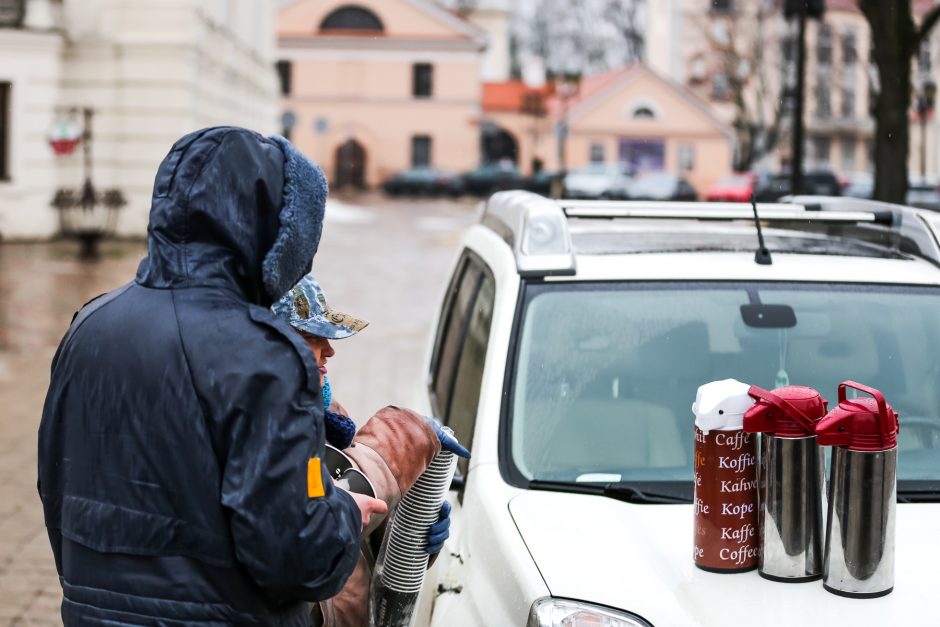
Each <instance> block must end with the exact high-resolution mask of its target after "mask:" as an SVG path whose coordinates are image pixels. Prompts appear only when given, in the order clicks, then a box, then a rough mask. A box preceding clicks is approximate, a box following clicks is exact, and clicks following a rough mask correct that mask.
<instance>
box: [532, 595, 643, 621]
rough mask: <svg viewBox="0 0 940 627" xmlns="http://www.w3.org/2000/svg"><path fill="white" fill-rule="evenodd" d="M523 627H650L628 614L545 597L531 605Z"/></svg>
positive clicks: (578, 602) (637, 617) (597, 606)
mask: <svg viewBox="0 0 940 627" xmlns="http://www.w3.org/2000/svg"><path fill="white" fill-rule="evenodd" d="M526 627H652V625H650V624H649V623H648V622H646V621H645V620H643V619H642V618H640V617H639V616H634V615H633V614H630V613H629V612H622V611H620V610H612V609H610V608H606V607H601V606H599V605H591V604H590V603H582V602H580V601H570V600H568V599H554V598H551V597H545V598H543V599H539V600H537V601H536V602H535V603H533V604H532V609H530V610H529V620H528V621H527V622H526Z"/></svg>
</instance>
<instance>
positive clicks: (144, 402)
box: [39, 128, 361, 625]
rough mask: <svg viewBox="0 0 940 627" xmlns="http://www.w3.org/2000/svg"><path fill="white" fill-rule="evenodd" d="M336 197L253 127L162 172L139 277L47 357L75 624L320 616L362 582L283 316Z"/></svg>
mask: <svg viewBox="0 0 940 627" xmlns="http://www.w3.org/2000/svg"><path fill="white" fill-rule="evenodd" d="M325 199H326V183H325V181H324V179H323V175H322V173H321V172H320V171H319V169H317V168H316V167H315V166H313V165H312V164H311V163H310V162H309V161H307V160H306V158H304V157H303V156H302V155H300V154H299V153H298V152H296V150H294V149H293V148H292V147H291V146H290V144H288V143H287V142H286V141H284V140H283V139H280V138H271V139H266V138H264V137H261V136H260V135H257V134H255V133H251V132H249V131H245V130H243V129H236V128H213V129H206V130H203V131H199V132H196V133H193V134H190V135H188V136H186V137H184V138H182V139H181V140H180V141H179V142H177V143H176V145H174V146H173V149H172V150H171V151H170V153H169V155H167V157H166V159H165V160H164V161H163V163H162V164H161V166H160V168H159V171H158V172H157V177H156V181H155V185H154V193H153V204H152V207H151V213H150V225H149V228H148V236H149V237H148V246H149V249H148V256H147V257H146V258H145V259H144V260H143V261H142V262H141V264H140V268H139V270H138V273H137V277H136V280H135V281H134V282H132V283H130V284H128V285H126V286H124V287H122V288H119V289H117V290H115V291H113V292H110V293H108V294H105V295H104V296H101V297H99V298H97V299H96V300H93V301H92V302H90V303H89V304H87V305H86V306H85V307H84V308H83V309H82V310H81V311H80V312H79V313H78V314H77V315H76V317H75V319H74V320H73V322H72V325H71V327H70V328H69V330H68V332H67V334H66V336H65V338H64V339H63V340H62V343H61V344H60V346H59V350H58V352H57V353H56V356H55V358H54V360H53V363H52V378H51V382H50V386H49V391H48V394H47V396H46V403H45V407H44V409H43V416H42V423H41V425H40V429H39V492H40V496H41V498H42V503H43V509H44V511H45V520H46V526H47V528H48V531H49V538H50V541H51V543H52V549H53V553H54V554H55V560H56V567H57V569H58V571H59V575H60V580H61V583H62V588H63V602H62V618H63V620H64V621H65V623H66V624H67V625H101V624H108V625H115V624H134V625H156V624H159V625H184V624H185V625H191V624H200V625H230V624H237V625H307V624H308V622H309V619H308V609H307V604H306V603H305V601H314V600H322V599H326V598H328V597H331V596H333V595H334V594H336V593H337V592H338V591H339V590H340V588H341V587H342V586H343V584H344V583H345V581H346V579H347V578H348V576H349V575H350V574H351V573H352V570H353V568H354V566H355V563H356V559H357V556H358V550H359V539H360V527H361V516H360V513H359V509H358V508H357V506H356V504H355V502H354V501H353V499H352V497H350V496H349V495H348V494H346V493H344V492H343V491H341V490H338V489H334V488H333V485H332V482H331V481H330V480H329V475H328V474H327V471H326V469H325V467H323V466H322V464H321V463H319V462H318V460H319V459H322V458H323V454H324V434H323V429H324V427H323V406H322V399H321V395H320V388H319V376H318V371H317V367H316V364H315V363H314V360H313V356H312V353H311V351H310V349H309V348H308V347H307V346H306V344H304V342H303V340H302V339H301V338H300V337H299V336H298V335H297V334H296V333H295V332H294V331H293V330H292V329H291V328H290V327H289V326H288V325H287V324H286V323H284V322H283V321H280V320H278V319H277V318H275V316H274V315H273V314H272V313H271V311H270V310H269V309H268V307H269V306H270V305H271V303H272V302H273V301H274V300H275V299H276V298H277V297H279V296H280V295H281V294H283V293H285V292H286V291H287V290H288V289H289V288H290V287H291V286H292V285H293V284H294V283H295V282H296V281H298V280H299V279H300V278H301V277H302V276H303V275H304V274H305V273H306V272H308V271H309V270H310V265H311V260H312V258H313V255H314V253H315V252H316V248H317V245H318V243H319V237H320V232H321V229H322V218H323V211H324V204H325ZM311 459H312V460H313V461H310V460H311Z"/></svg>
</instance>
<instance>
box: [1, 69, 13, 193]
mask: <svg viewBox="0 0 940 627" xmlns="http://www.w3.org/2000/svg"><path fill="white" fill-rule="evenodd" d="M10 91H11V88H10V83H0V181H9V180H10V119H11V118H12V115H11V113H10V109H11V108H12V102H11V101H10Z"/></svg>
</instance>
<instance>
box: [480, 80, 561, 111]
mask: <svg viewBox="0 0 940 627" xmlns="http://www.w3.org/2000/svg"><path fill="white" fill-rule="evenodd" d="M550 93H551V90H550V89H549V87H548V86H547V85H546V86H545V87H529V86H528V85H526V84H525V83H523V82H522V81H505V82H501V83H483V110H484V111H489V112H496V111H504V112H507V111H508V112H520V111H522V110H523V106H524V104H525V98H526V96H527V95H529V94H541V95H542V97H543V98H545V99H546V100H547V99H548V97H549V95H550Z"/></svg>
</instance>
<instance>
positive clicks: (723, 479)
mask: <svg viewBox="0 0 940 627" xmlns="http://www.w3.org/2000/svg"><path fill="white" fill-rule="evenodd" d="M749 389H750V386H749V385H747V384H746V383H741V382H740V381H736V380H734V379H725V380H724V381H714V382H712V383H707V384H705V385H703V386H701V387H700V388H699V389H698V393H697V394H696V396H695V404H694V405H692V411H693V412H694V413H695V461H694V473H695V474H694V481H695V498H694V511H695V531H694V541H693V559H694V560H695V565H696V566H698V567H699V568H701V569H703V570H708V571H712V572H721V573H735V572H743V571H747V570H753V569H754V568H756V567H757V564H758V561H759V558H760V540H759V535H758V530H757V514H758V510H757V435H755V434H753V433H745V432H744V430H743V417H744V412H746V411H747V410H748V409H749V408H750V407H751V405H753V404H754V400H753V399H752V398H751V397H750V396H748V390H749Z"/></svg>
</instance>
